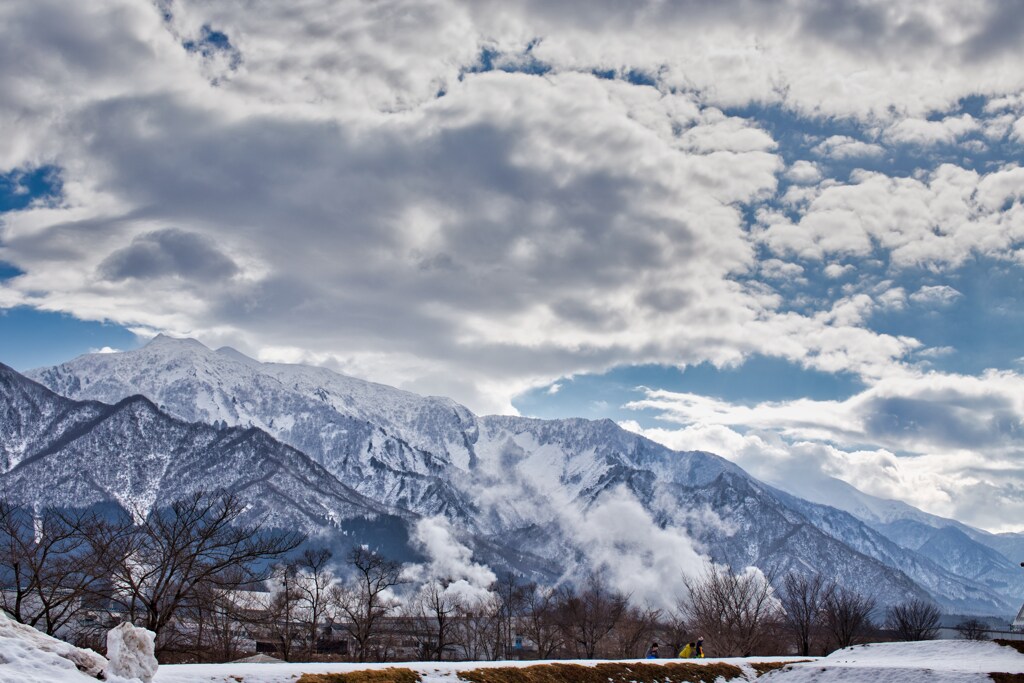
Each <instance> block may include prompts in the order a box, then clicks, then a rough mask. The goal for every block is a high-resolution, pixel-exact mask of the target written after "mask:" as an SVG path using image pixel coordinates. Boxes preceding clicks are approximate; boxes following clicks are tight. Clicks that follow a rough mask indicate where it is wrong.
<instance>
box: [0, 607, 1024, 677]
mask: <svg viewBox="0 0 1024 683" xmlns="http://www.w3.org/2000/svg"><path fill="white" fill-rule="evenodd" d="M795 659H796V658H792V657H789V658H785V657H763V658H762V657H759V658H752V659H749V660H748V659H705V660H692V659H691V660H678V659H660V660H629V661H643V662H645V663H647V664H667V663H670V662H680V661H686V662H691V663H700V664H711V663H714V662H723V663H728V664H733V665H735V666H738V667H740V669H742V671H743V673H744V676H745V678H746V679H747V680H753V679H754V678H756V673H755V671H754V669H753V668H752V667H751V666H750V663H752V662H795ZM544 663H545V662H535V661H533V662H412V663H398V664H395V663H391V664H304V663H280V664H252V663H233V664H178V665H167V666H161V667H160V668H159V670H158V671H157V673H156V677H155V679H154V683H294V682H295V681H296V680H297V679H298V678H299V677H300V676H301V675H302V674H304V673H344V672H349V671H358V670H366V669H382V668H388V667H402V668H409V669H412V670H413V671H416V672H417V673H419V674H420V678H421V679H422V681H423V683H456V682H457V681H459V680H461V679H459V678H458V672H459V671H465V670H470V669H476V668H483V667H508V666H516V667H520V666H522V667H525V666H536V665H539V664H544ZM562 663H574V664H581V665H584V666H593V665H594V664H597V663H598V662H595V661H575V662H564V661H563V662H562ZM76 665H77V666H76ZM105 665H106V660H105V659H104V658H102V657H100V656H99V655H97V654H95V653H93V652H91V651H87V650H79V649H78V648H74V647H72V646H70V645H68V644H66V643H62V642H60V641H57V640H54V639H52V638H49V637H48V636H45V635H43V634H41V633H39V632H38V631H35V630H34V629H32V628H29V627H27V626H23V625H21V624H16V623H14V622H13V621H12V620H10V619H8V618H6V615H3V614H2V613H0V683H88V682H89V681H96V680H97V678H96V674H98V672H99V671H100V670H101V669H102V668H103V667H104V666H105ZM80 669H89V670H90V672H91V673H92V674H93V675H88V674H87V673H83V672H82V671H80ZM992 672H1002V673H1015V674H1024V654H1021V653H1019V652H1017V651H1016V650H1014V649H1012V648H1009V647H1004V646H1000V645H996V644H995V643H991V642H970V641H950V640H942V641H929V642H921V643H881V644H872V645H861V646H858V647H853V648H848V649H846V650H840V651H838V652H835V653H833V654H831V655H829V656H828V657H824V658H818V659H813V660H811V661H803V662H795V663H792V664H790V665H789V666H787V667H786V668H784V669H781V670H778V671H774V672H771V673H768V674H765V675H764V676H762V677H761V678H760V679H759V680H761V681H765V682H766V683H779V682H780V681H781V683H803V682H805V681H806V682H809V681H815V682H822V683H827V682H829V681H845V682H854V683H953V682H961V681H963V682H968V681H979V682H981V681H991V680H992V679H991V678H990V677H989V675H988V674H989V673H992ZM740 680H742V679H740ZM107 681H108V682H109V683H128V682H127V680H126V679H119V678H117V677H114V676H110V675H108V676H107Z"/></svg>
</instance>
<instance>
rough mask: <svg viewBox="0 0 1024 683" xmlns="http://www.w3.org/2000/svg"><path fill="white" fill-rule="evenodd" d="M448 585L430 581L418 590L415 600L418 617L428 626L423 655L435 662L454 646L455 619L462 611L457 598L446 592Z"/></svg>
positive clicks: (443, 582) (442, 581)
mask: <svg viewBox="0 0 1024 683" xmlns="http://www.w3.org/2000/svg"><path fill="white" fill-rule="evenodd" d="M450 583H451V582H450V581H447V580H441V579H431V580H430V581H428V582H427V583H425V584H424V585H423V586H422V587H421V588H420V593H419V596H418V597H417V599H416V605H417V608H418V610H419V616H420V617H421V618H422V619H423V620H425V621H426V623H428V624H429V627H428V633H427V634H426V635H427V637H426V639H425V640H424V643H425V650H426V651H425V653H424V654H425V655H426V656H427V657H429V658H431V659H436V660H437V661H441V660H442V659H443V658H444V653H445V651H446V650H448V649H449V648H450V647H451V646H452V645H454V644H455V619H456V617H457V615H458V614H459V612H460V611H462V609H463V607H462V604H461V601H460V599H459V596H458V595H456V594H454V593H450V592H449V591H448V590H447V588H448V586H449V585H450Z"/></svg>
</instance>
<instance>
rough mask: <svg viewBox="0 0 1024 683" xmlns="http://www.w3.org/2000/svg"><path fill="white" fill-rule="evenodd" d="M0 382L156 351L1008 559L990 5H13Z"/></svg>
mask: <svg viewBox="0 0 1024 683" xmlns="http://www.w3.org/2000/svg"><path fill="white" fill-rule="evenodd" d="M0 27H3V28H0V31H2V38H3V40H0V129H2V130H3V131H4V132H5V135H3V136H0V362H4V363H7V364H9V365H11V366H13V367H15V368H16V369H21V370H26V369H29V368H33V367H37V366H42V365H48V364H54V363H57V362H61V361H64V360H68V359H70V358H71V357H74V356H75V355H78V354H80V353H87V352H93V351H110V350H117V349H130V348H134V347H137V346H139V345H141V344H143V343H145V341H146V340H147V339H148V338H150V337H152V336H153V335H154V334H156V333H158V332H163V333H168V334H171V335H176V336H189V337H194V338H196V339H199V340H200V341H202V342H203V343H205V344H207V345H208V346H211V347H217V346H221V345H230V346H232V347H235V348H237V349H239V350H241V351H243V352H245V353H247V354H249V355H252V356H254V357H257V358H259V359H261V360H267V361H285V362H303V363H311V364H318V365H325V366H327V367H331V368H333V369H335V370H338V371H341V372H345V373H348V374H352V375H355V376H359V377H365V378H368V379H372V380H375V381H379V382H384V383H387V384H392V385H395V386H399V387H402V388H405V389H409V390H412V391H416V392H419V393H424V394H438V395H445V396H450V397H452V398H454V399H456V400H458V401H460V402H462V403H464V404H466V405H467V406H469V407H470V408H472V409H473V410H474V411H476V412H478V413H520V414H524V415H535V416H541V417H568V416H583V417H591V418H604V417H610V418H612V419H615V420H617V421H618V422H619V423H620V424H622V425H623V426H625V427H627V428H628V429H631V430H633V431H637V432H639V433H642V434H645V435H647V436H649V437H651V438H653V439H655V440H658V441H660V442H662V443H665V444H667V445H670V446H672V447H675V448H679V449H702V450H709V451H712V452H716V453H718V454H720V455H723V456H725V457H727V458H729V459H731V460H733V461H735V462H737V463H738V464H740V465H741V466H743V467H744V468H746V469H747V470H748V471H750V472H751V473H752V474H754V475H755V476H758V477H760V478H762V479H764V480H766V481H768V482H769V483H774V484H776V485H779V486H783V487H786V488H788V489H790V490H794V491H796V492H808V491H813V490H814V488H815V487H816V486H817V485H818V484H819V483H820V482H821V481H822V480H823V479H825V478H830V477H835V478H838V479H841V480H843V481H846V482H848V483H850V484H853V485H854V486H856V487H857V488H859V489H861V490H862V491H864V492H866V493H868V494H871V495H875V496H880V497H885V498H895V499H899V500H905V501H906V502H908V503H911V504H912V505H915V506H918V507H920V508H922V509H924V510H926V511H928V512H932V513H935V514H940V515H944V516H948V517H953V518H956V519H959V520H961V521H964V522H967V523H970V524H974V525H976V526H979V527H981V528H986V529H990V530H993V531H1002V530H1024V522H1022V521H1021V520H1024V446H1022V443H1024V441H1022V434H1024V427H1022V419H1024V374H1022V373H1024V350H1022V348H1021V341H1022V340H1024V307H1022V306H1021V303H1022V301H1021V300H1022V298H1024V268H1022V263H1024V207H1022V201H1024V168H1022V166H1021V164H1022V156H1024V154H1022V152H1024V147H1022V145H1024V69H1022V68H1021V66H1020V65H1021V64H1022V63H1024V43H1022V42H1021V41H1020V40H1019V36H1020V34H1021V31H1022V30H1024V7H1021V6H1020V5H1019V4H1018V3H1015V2H1012V1H1010V0H973V1H965V0H955V1H954V0H935V1H931V0H930V1H927V2H925V1H923V0H922V1H914V0H905V1H903V2H900V3H892V2H883V1H869V0H835V1H831V2H824V1H818V2H812V1H808V0H762V1H758V2H754V1H753V0H675V1H673V0H651V1H649V2H642V1H638V2H635V3H621V2H617V1H614V2H613V1H611V0H589V1H588V2H585V3H584V2H576V1H575V0H567V1H565V2H560V3H548V2H538V1H536V0H503V1H502V2H493V1H490V0H478V1H476V2H457V1H455V0H415V1H413V0H378V1H374V2H369V1H366V2H357V1H342V2H338V1H335V0H303V1H301V2H294V3H277V2H267V1H261V0H246V1H245V2H242V1H241V0H224V1H222V2H216V3H208V2H202V1H199V0H156V1H155V2H147V1H143V0H96V1H95V2H89V3H66V2H56V1H53V0H23V1H22V0H13V1H11V2H5V3H3V4H2V5H0Z"/></svg>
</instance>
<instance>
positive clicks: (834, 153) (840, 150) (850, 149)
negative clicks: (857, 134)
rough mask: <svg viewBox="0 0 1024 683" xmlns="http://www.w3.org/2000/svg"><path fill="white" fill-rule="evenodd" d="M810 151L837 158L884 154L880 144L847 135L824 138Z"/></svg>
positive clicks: (856, 157) (860, 157)
mask: <svg viewBox="0 0 1024 683" xmlns="http://www.w3.org/2000/svg"><path fill="white" fill-rule="evenodd" d="M811 151H812V152H814V153H815V154H817V155H818V156H820V157H824V158H827V159H838V160H844V159H862V158H865V157H879V156H882V155H883V154H885V148H884V147H882V146H881V145H877V144H875V143H873V142H864V141H863V140H857V139H855V138H851V137H850V136H848V135H833V136H831V137H828V138H825V139H824V140H822V141H821V142H819V143H818V144H817V145H815V146H814V148H813V149H812V150H811Z"/></svg>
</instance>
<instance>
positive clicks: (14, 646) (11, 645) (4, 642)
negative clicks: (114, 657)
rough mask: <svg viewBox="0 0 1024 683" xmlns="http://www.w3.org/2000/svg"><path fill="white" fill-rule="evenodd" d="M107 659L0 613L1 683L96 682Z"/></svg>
mask: <svg viewBox="0 0 1024 683" xmlns="http://www.w3.org/2000/svg"><path fill="white" fill-rule="evenodd" d="M106 666H107V660H106V659H104V658H103V657H101V656H100V655H98V654H96V653H95V652H93V651H92V650H83V649H82V648H78V647H74V646H73V645H69V644H67V643H65V642H64V641H61V640H57V639H56V638H51V637H50V636H48V635H46V634H44V633H41V632H39V631H37V630H36V629H34V628H32V627H31V626H26V625H24V624H19V623H18V622H16V621H14V620H13V619H11V618H10V617H9V616H7V614H5V613H4V612H2V611H0V683H55V681H60V682H61V683H63V682H65V681H67V682H69V683H70V682H75V681H89V680H93V681H95V680H96V679H97V678H99V676H100V674H101V673H102V672H103V670H104V669H105V668H106Z"/></svg>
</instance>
